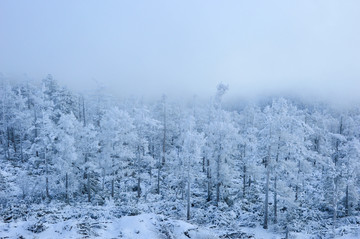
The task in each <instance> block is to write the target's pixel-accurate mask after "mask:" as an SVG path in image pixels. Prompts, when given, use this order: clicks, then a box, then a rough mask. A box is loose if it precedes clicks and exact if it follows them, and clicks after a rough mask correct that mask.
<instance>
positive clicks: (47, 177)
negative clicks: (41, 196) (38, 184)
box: [44, 148, 50, 199]
mask: <svg viewBox="0 0 360 239" xmlns="http://www.w3.org/2000/svg"><path fill="white" fill-rule="evenodd" d="M46 151H47V149H46V148H45V155H44V157H45V192H46V197H47V199H49V198H50V195H49V168H48V161H47V156H46Z"/></svg>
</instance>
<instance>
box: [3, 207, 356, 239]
mask: <svg viewBox="0 0 360 239" xmlns="http://www.w3.org/2000/svg"><path fill="white" fill-rule="evenodd" d="M38 214H39V213H38ZM55 215H57V216H55ZM66 215H68V217H66ZM104 215H105V216H104ZM76 217H78V218H76ZM50 218H53V219H54V218H56V219H55V220H49V219H50ZM329 235H330V232H329ZM284 236H285V235H279V234H277V233H275V232H271V230H264V229H263V228H261V227H260V226H257V227H254V228H250V227H243V228H242V229H241V231H236V232H224V231H219V230H216V229H210V228H205V227H199V226H196V225H193V224H190V223H188V222H185V221H182V220H175V219H170V218H167V217H165V216H163V215H157V214H154V213H144V214H139V215H136V216H122V217H120V218H117V217H114V216H110V215H109V214H106V213H105V214H103V216H99V215H97V216H92V217H88V216H86V215H85V216H84V215H82V216H81V215H79V214H78V216H75V214H74V213H73V214H72V215H71V214H69V211H66V210H62V211H60V212H59V211H57V212H55V213H54V215H50V214H49V215H46V216H41V217H32V216H31V217H29V218H28V219H26V220H21V219H20V220H13V221H11V222H9V223H4V222H1V223H0V238H9V239H10V238H34V239H36V238H39V239H42V238H45V239H47V238H49V239H64V238H68V239H71V238H126V239H149V238H151V239H163V238H164V239H165V238H173V239H188V238H194V239H215V238H253V239H281V238H284ZM289 238H294V239H295V238H299V239H312V238H320V237H316V236H314V235H310V234H304V233H294V232H292V233H291V234H290V236H289ZM336 238H338V239H357V238H360V234H355V235H345V236H342V237H336Z"/></svg>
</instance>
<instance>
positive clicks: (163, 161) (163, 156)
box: [162, 100, 166, 165]
mask: <svg viewBox="0 0 360 239" xmlns="http://www.w3.org/2000/svg"><path fill="white" fill-rule="evenodd" d="M163 124H164V132H163V133H164V135H163V148H162V151H163V152H162V165H164V164H165V153H166V102H165V100H164V122H163Z"/></svg>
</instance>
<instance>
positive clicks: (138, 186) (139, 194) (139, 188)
mask: <svg viewBox="0 0 360 239" xmlns="http://www.w3.org/2000/svg"><path fill="white" fill-rule="evenodd" d="M140 196H141V187H140V176H139V177H138V183H137V197H138V198H140Z"/></svg>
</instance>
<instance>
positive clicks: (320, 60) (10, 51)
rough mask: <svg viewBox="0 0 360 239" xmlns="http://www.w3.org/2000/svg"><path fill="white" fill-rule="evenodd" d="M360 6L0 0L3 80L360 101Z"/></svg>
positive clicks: (319, 1)
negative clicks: (49, 78) (219, 87)
mask: <svg viewBox="0 0 360 239" xmlns="http://www.w3.org/2000/svg"><path fill="white" fill-rule="evenodd" d="M359 25H360V1H357V0H353V1H351V0H343V1H340V0H338V1H334V0H298V1H295V0H294V1H289V0H277V1H275V0H274V1H269V0H264V1H256V0H254V1H245V0H243V1H241V0H234V1H205V0H204V1H196V0H195V1H168V0H164V1H145V0H144V1H140V0H139V1H136V0H135V1H106V0H105V1H65V0H62V1H51V0H43V1H37V0H35V1H27V0H23V1H20V0H19V1H11V0H1V1H0V72H2V73H4V74H5V75H12V74H23V73H24V74H27V75H28V76H29V77H31V78H40V79H41V78H43V77H45V76H46V75H47V74H48V73H51V74H52V75H53V76H54V78H56V79H58V80H59V81H60V82H63V83H64V84H66V85H68V86H69V87H71V88H75V89H80V90H81V89H83V88H85V89H87V88H89V87H91V86H94V82H93V80H92V79H96V80H97V81H98V82H101V83H103V84H105V85H107V87H108V88H109V89H110V90H111V91H112V92H113V93H115V94H117V95H120V96H123V95H125V96H127V95H131V94H133V95H144V96H145V97H159V95H160V94H162V93H167V94H169V95H175V96H179V95H182V94H184V95H193V94H198V95H204V96H208V95H211V94H213V93H214V91H215V86H216V84H217V83H218V82H224V83H227V84H229V85H230V91H229V94H230V95H232V96H245V97H248V96H258V95H262V94H269V93H272V92H275V93H279V92H291V93H298V94H299V93H300V94H305V93H306V94H307V93H311V94H317V95H321V96H327V97H335V98H336V99H338V100H341V101H342V100H349V99H350V100H353V99H356V100H359V99H360V26H359Z"/></svg>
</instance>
